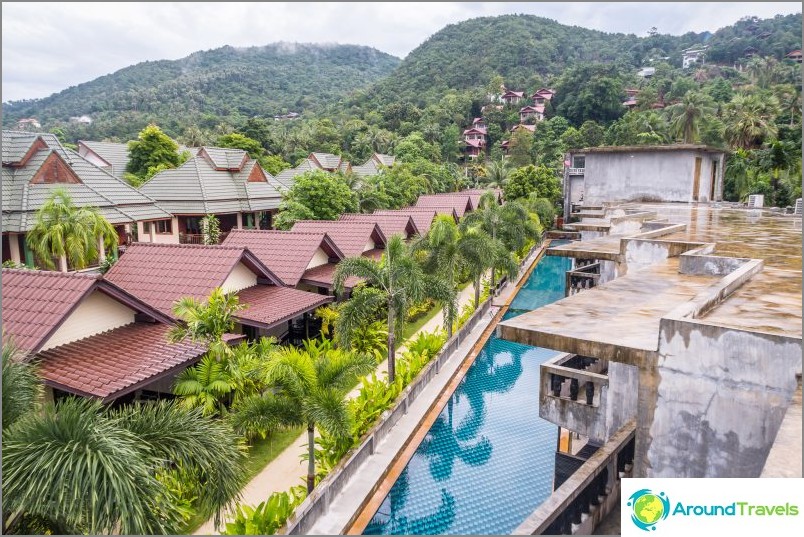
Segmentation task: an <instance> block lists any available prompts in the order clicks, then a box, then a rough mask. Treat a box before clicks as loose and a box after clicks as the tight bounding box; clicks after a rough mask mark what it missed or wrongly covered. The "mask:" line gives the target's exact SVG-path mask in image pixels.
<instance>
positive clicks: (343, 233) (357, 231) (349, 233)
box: [291, 220, 387, 259]
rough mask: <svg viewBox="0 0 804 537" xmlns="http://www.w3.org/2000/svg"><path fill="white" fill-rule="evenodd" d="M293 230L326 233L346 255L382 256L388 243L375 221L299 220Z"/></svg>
mask: <svg viewBox="0 0 804 537" xmlns="http://www.w3.org/2000/svg"><path fill="white" fill-rule="evenodd" d="M291 231H302V232H307V233H326V234H327V235H329V237H330V238H331V239H332V241H333V242H334V243H335V245H336V246H337V247H338V249H340V251H341V252H343V255H344V257H358V256H361V255H362V256H364V257H369V258H372V259H379V258H380V257H382V253H383V250H385V245H386V243H387V240H386V237H385V234H384V233H383V232H382V229H381V228H380V226H378V225H377V224H376V223H373V222H350V221H348V220H299V221H298V222H296V223H295V224H294V225H293V228H292V229H291Z"/></svg>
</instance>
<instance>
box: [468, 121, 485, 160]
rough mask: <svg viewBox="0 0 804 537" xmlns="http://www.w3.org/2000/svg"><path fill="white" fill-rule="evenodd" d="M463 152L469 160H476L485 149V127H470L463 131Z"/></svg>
mask: <svg viewBox="0 0 804 537" xmlns="http://www.w3.org/2000/svg"><path fill="white" fill-rule="evenodd" d="M463 141H464V150H465V151H466V156H467V157H469V158H472V159H474V158H477V157H478V156H479V155H480V154H481V153H482V152H483V151H485V149H486V127H485V126H483V127H474V126H473V127H470V128H468V129H466V130H465V131H463Z"/></svg>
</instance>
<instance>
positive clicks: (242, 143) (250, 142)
mask: <svg viewBox="0 0 804 537" xmlns="http://www.w3.org/2000/svg"><path fill="white" fill-rule="evenodd" d="M215 145H216V146H217V147H228V148H231V149H242V150H243V151H245V152H246V153H248V156H250V157H251V158H253V159H255V160H259V158H260V157H262V156H263V154H265V149H263V147H262V145H260V142H258V141H257V140H254V139H252V138H249V137H248V136H244V135H242V134H240V133H238V132H233V133H230V134H224V135H223V136H220V137H218V140H217V142H215Z"/></svg>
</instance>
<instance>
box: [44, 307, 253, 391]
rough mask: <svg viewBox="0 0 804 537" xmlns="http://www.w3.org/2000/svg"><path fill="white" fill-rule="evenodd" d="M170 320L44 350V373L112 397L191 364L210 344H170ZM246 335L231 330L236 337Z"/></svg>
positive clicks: (58, 382) (55, 381)
mask: <svg viewBox="0 0 804 537" xmlns="http://www.w3.org/2000/svg"><path fill="white" fill-rule="evenodd" d="M169 330H170V325H167V324H157V323H133V324H129V325H126V326H123V327H120V328H116V329H114V330H109V331H108V332H103V333H102V334H97V335H95V336H91V337H88V338H84V339H81V340H79V341H74V342H72V343H68V344H66V345H61V346H58V347H55V348H53V349H48V350H46V351H44V352H40V353H39V355H38V356H39V358H40V359H41V361H40V364H39V369H38V372H39V374H40V375H41V376H42V378H43V379H44V380H45V383H46V384H48V385H50V386H54V387H56V388H58V389H60V390H64V391H68V392H71V393H75V394H78V395H83V396H92V397H98V398H100V399H103V400H104V401H110V400H112V399H115V398H117V397H120V396H121V395H124V394H126V393H129V392H132V391H134V390H135V389H138V388H139V387H141V386H143V385H145V384H148V383H150V382H153V381H154V380H157V379H158V378H159V377H161V376H164V375H165V374H167V373H170V372H173V371H175V370H178V369H181V368H183V367H185V366H188V365H190V364H191V363H192V362H194V361H195V360H197V359H198V358H200V357H201V356H202V355H203V354H204V353H205V352H206V351H207V348H206V345H204V344H202V343H193V342H192V341H190V340H185V341H182V342H180V343H169V342H168V339H167V333H168V331H169ZM240 338H242V336H236V335H233V334H226V336H225V337H224V339H225V340H226V341H229V342H232V341H234V340H236V339H240Z"/></svg>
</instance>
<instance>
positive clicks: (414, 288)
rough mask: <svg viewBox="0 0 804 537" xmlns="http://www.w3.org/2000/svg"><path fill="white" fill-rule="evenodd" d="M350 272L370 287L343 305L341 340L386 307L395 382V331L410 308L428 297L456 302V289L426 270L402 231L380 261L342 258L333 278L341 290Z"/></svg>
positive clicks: (390, 365)
mask: <svg viewBox="0 0 804 537" xmlns="http://www.w3.org/2000/svg"><path fill="white" fill-rule="evenodd" d="M349 276H357V277H358V278H363V279H364V280H365V283H366V284H367V285H368V286H370V289H371V291H370V292H365V293H360V294H357V295H355V296H353V297H352V299H351V300H349V301H348V302H346V303H344V304H343V306H341V315H340V318H339V321H338V326H337V330H338V338H339V341H340V342H341V343H342V344H344V345H346V346H347V347H348V346H349V344H350V341H351V338H352V336H353V334H354V333H355V330H356V329H357V327H358V326H361V325H362V324H365V322H366V321H367V319H370V318H371V316H372V314H373V313H375V312H376V311H378V310H381V309H383V308H387V316H388V382H389V383H390V382H393V381H394V379H395V378H396V366H395V354H396V334H397V333H401V331H402V329H403V328H404V324H405V314H406V313H407V311H408V309H409V308H410V307H411V306H412V305H413V304H415V303H417V302H421V301H422V300H424V299H427V298H431V299H433V300H439V301H441V302H442V303H446V302H452V303H454V302H455V290H454V289H451V288H450V287H449V285H448V284H446V283H445V282H444V281H443V280H442V279H440V278H438V277H437V276H434V275H431V274H425V273H424V271H423V270H422V267H421V266H420V265H419V263H418V262H417V261H416V259H415V257H414V255H413V252H412V251H411V249H410V248H409V247H408V246H407V245H406V244H405V243H404V242H403V241H402V237H401V236H399V235H394V236H392V237H391V239H390V240H389V241H388V246H387V247H386V249H385V253H384V254H383V256H382V259H381V260H380V261H375V260H373V259H369V258H367V257H351V258H348V259H344V260H343V261H341V262H340V263H339V264H338V268H337V269H336V271H335V278H334V284H335V289H336V292H337V293H338V294H340V293H342V292H343V283H344V281H346V278H348V277H349Z"/></svg>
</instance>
